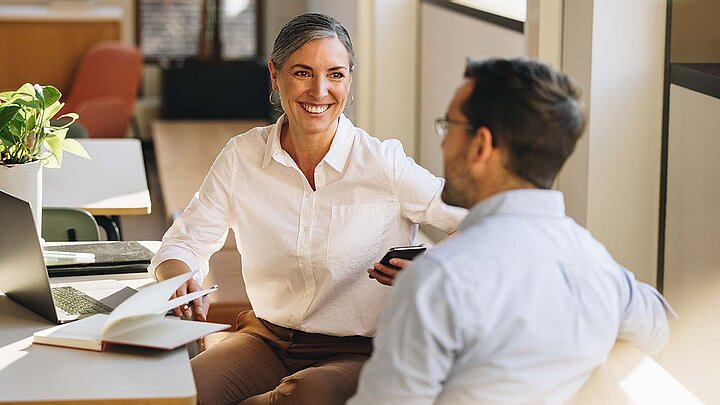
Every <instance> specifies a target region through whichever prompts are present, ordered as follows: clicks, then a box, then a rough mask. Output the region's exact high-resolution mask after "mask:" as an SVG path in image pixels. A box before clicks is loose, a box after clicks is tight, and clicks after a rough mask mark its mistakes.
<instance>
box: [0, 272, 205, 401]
mask: <svg viewBox="0 0 720 405" xmlns="http://www.w3.org/2000/svg"><path fill="white" fill-rule="evenodd" d="M98 277H100V278H102V277H105V278H107V276H92V277H84V278H83V280H88V279H92V278H98ZM112 278H114V279H117V280H120V281H122V282H123V283H126V284H128V285H130V286H133V287H137V286H140V285H144V284H146V283H148V282H150V281H151V280H150V279H149V278H148V276H147V274H131V275H117V276H113V277H112ZM78 279H79V278H74V277H64V278H62V281H63V282H65V281H76V280H78ZM51 326H52V325H51V324H50V323H49V322H48V321H47V320H45V319H44V318H42V317H41V316H39V315H37V314H35V313H34V312H32V311H30V310H28V309H26V308H24V307H22V306H20V305H19V304H16V303H15V302H13V301H11V300H10V299H9V298H7V297H6V296H5V295H4V294H2V293H0V403H7V402H22V403H23V404H38V403H44V404H47V403H50V402H59V401H67V403H73V404H75V403H86V404H87V403H90V404H97V403H107V402H109V401H112V403H113V404H126V403H142V404H163V405H170V404H194V403H195V397H196V390H195V382H194V379H193V376H192V369H191V368H190V362H189V359H188V353H187V351H186V350H185V349H183V348H181V349H176V350H173V351H169V352H165V351H151V350H143V349H138V348H121V347H118V348H117V349H114V350H113V351H110V352H92V351H86V350H74V349H67V348H61V347H53V346H42V345H33V344H32V334H33V333H34V332H37V331H39V330H42V329H45V328H48V327H51Z"/></svg>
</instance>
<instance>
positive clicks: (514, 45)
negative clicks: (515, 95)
mask: <svg viewBox="0 0 720 405" xmlns="http://www.w3.org/2000/svg"><path fill="white" fill-rule="evenodd" d="M420 26H421V29H420V64H419V65H420V83H419V88H420V109H419V111H420V114H419V119H418V126H419V129H418V133H419V134H420V151H419V159H418V160H419V163H420V164H422V165H423V166H424V167H426V168H427V169H428V170H430V171H431V172H433V173H435V174H437V175H442V152H441V150H440V138H439V137H438V136H437V135H436V134H435V127H434V121H435V119H436V118H438V117H444V116H445V113H446V111H447V107H448V104H449V103H450V99H451V98H452V96H453V94H454V93H455V90H456V89H457V87H458V86H459V85H460V83H461V81H462V79H463V71H464V69H465V60H466V58H468V57H470V58H475V59H480V58H488V57H507V58H511V57H518V56H522V55H523V54H524V52H525V45H524V38H523V34H522V33H519V32H517V31H512V30H509V29H507V28H503V27H500V26H498V25H494V24H491V23H488V22H485V21H482V20H479V19H477V18H474V17H470V16H466V15H463V14H460V13H458V12H455V11H451V10H448V9H445V8H442V7H440V6H437V5H434V4H428V3H422V4H421V6H420ZM397 70H398V68H395V69H394V71H397ZM404 71H405V66H403V68H402V69H401V70H400V71H399V72H397V73H396V74H400V73H402V72H404Z"/></svg>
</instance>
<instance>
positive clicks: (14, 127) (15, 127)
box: [6, 114, 25, 142]
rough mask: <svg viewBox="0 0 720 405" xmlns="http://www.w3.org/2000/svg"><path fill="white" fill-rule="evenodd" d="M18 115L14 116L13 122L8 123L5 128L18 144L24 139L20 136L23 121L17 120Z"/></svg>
mask: <svg viewBox="0 0 720 405" xmlns="http://www.w3.org/2000/svg"><path fill="white" fill-rule="evenodd" d="M19 115H20V114H18V115H16V116H15V118H13V120H12V121H10V123H9V124H8V125H7V127H6V128H7V129H8V131H9V132H10V134H11V135H12V136H14V137H15V138H16V139H17V140H18V142H21V141H22V140H24V139H25V137H23V134H22V127H23V123H24V121H23V120H22V119H18V118H17V117H18V116H19Z"/></svg>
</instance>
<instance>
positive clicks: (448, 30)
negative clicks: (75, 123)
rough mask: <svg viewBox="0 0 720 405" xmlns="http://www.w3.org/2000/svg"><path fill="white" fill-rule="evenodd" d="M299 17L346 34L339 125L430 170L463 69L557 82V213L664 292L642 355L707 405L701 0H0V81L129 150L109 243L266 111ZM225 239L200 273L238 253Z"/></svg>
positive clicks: (707, 211)
mask: <svg viewBox="0 0 720 405" xmlns="http://www.w3.org/2000/svg"><path fill="white" fill-rule="evenodd" d="M309 11H317V12H322V13H326V14H330V15H333V16H334V17H336V18H337V19H339V20H340V21H341V22H342V23H343V25H344V26H345V27H346V28H347V29H348V31H349V33H350V35H351V37H352V39H353V42H354V46H355V51H356V55H357V70H356V73H355V76H354V78H353V85H352V92H353V94H354V96H355V103H354V104H353V105H352V106H349V107H348V108H347V110H346V114H347V115H348V117H349V118H350V119H351V120H353V121H354V123H355V125H356V126H359V127H362V128H363V129H365V130H366V131H367V132H369V133H370V134H371V135H373V136H376V137H378V138H380V139H389V138H396V139H399V140H400V141H401V142H402V144H403V145H404V148H405V151H406V153H407V154H408V155H410V156H412V157H413V158H415V159H416V160H417V161H418V162H419V163H420V164H422V165H423V166H425V167H427V168H428V169H429V170H431V171H432V172H433V173H436V174H438V175H442V158H441V153H440V147H439V142H440V140H439V139H438V138H437V136H436V135H435V134H434V130H433V124H432V123H433V121H434V119H435V118H437V117H441V116H444V114H445V110H446V108H447V104H448V102H449V101H450V98H451V97H452V94H453V93H454V91H455V89H456V87H457V86H458V84H459V83H460V81H461V79H462V73H463V68H464V65H465V61H466V60H467V59H468V58H487V57H506V58H511V57H532V58H537V59H540V60H542V61H545V62H547V63H549V64H551V65H553V66H555V67H556V68H558V69H561V70H562V71H564V72H566V73H567V74H569V75H570V76H571V77H572V78H573V79H574V80H575V81H576V83H578V84H579V85H580V86H581V87H582V88H583V102H584V105H585V109H586V111H587V115H588V125H587V128H586V132H585V134H584V136H583V138H582V139H581V141H580V143H579V144H578V147H577V149H576V151H575V153H574V155H573V156H572V158H571V159H570V161H569V162H568V163H567V165H566V167H565V168H564V169H563V171H562V173H561V175H560V176H559V179H558V181H557V183H556V187H557V188H558V189H559V190H561V191H563V192H564V193H565V197H566V204H567V211H568V214H569V215H571V216H572V217H573V218H574V219H575V220H576V221H577V222H578V223H580V224H582V225H583V226H585V227H587V228H588V229H589V230H590V231H591V232H592V233H593V235H594V236H595V237H596V238H598V239H599V240H600V241H601V242H603V243H604V244H605V245H606V246H607V248H608V250H609V251H610V252H611V253H612V254H613V256H614V257H615V258H616V259H617V260H618V261H619V262H620V263H622V264H623V265H625V266H626V267H627V268H629V269H630V270H632V271H633V272H635V274H636V275H637V277H638V278H639V279H641V280H643V281H645V282H648V283H650V284H652V285H655V286H657V287H658V288H659V289H661V290H662V291H663V292H664V294H665V295H666V296H667V297H668V298H669V300H670V302H671V303H672V304H673V306H674V307H675V309H676V310H677V312H678V313H679V315H680V318H679V319H678V320H677V321H675V322H674V324H673V325H672V338H671V343H670V345H669V346H668V348H667V349H666V350H665V351H664V352H663V353H662V354H661V355H660V356H659V357H658V360H659V362H660V363H661V364H662V365H663V366H664V367H665V368H666V369H667V370H668V371H670V372H671V373H672V374H673V375H674V376H675V377H676V378H677V379H678V380H680V381H681V382H682V383H683V384H684V385H685V386H686V387H688V389H690V391H692V392H693V393H694V394H695V395H697V396H698V397H699V398H701V399H702V400H704V401H706V402H707V403H720V392H719V391H718V390H717V389H716V388H715V387H714V384H715V381H717V380H718V378H720V372H718V371H717V369H718V368H717V367H716V364H717V363H719V362H720V350H718V349H720V343H719V342H720V249H717V248H716V245H717V242H718V241H720V215H719V214H718V213H717V207H719V206H720V182H718V181H717V179H716V177H715V174H716V171H715V170H716V169H720V164H719V163H717V159H716V158H715V151H717V150H719V149H720V137H718V132H719V130H718V128H720V100H718V99H719V98H720V24H718V23H717V22H718V21H720V2H718V1H717V0H675V1H672V0H636V1H632V2H627V1H623V0H603V1H599V0H597V1H593V0H587V1H571V0H527V1H526V0H476V1H472V0H465V1H461V0H457V1H442V0H204V1H202V0H57V1H51V0H18V1H11V0H0V38H2V40H0V90H2V91H5V90H14V89H17V88H18V87H19V86H20V85H22V84H23V83H25V82H31V83H40V84H51V85H54V86H55V87H57V88H58V89H59V90H60V91H61V92H62V93H63V95H64V98H65V101H66V102H68V106H70V105H71V104H70V103H73V104H72V106H73V111H76V112H78V110H82V109H84V110H83V111H86V112H85V113H80V115H81V119H80V121H79V122H80V124H81V125H82V126H83V130H82V131H84V133H80V134H79V135H78V136H80V137H87V138H88V139H90V140H93V139H94V138H101V139H111V138H130V139H137V140H139V143H140V145H141V150H142V159H141V160H142V163H143V164H144V168H143V169H144V175H145V179H146V184H147V192H148V193H149V198H150V202H148V203H147V204H146V205H147V207H146V208H145V209H144V211H143V212H142V213H141V214H137V213H133V214H128V215H126V214H123V213H111V214H110V216H111V217H115V219H116V220H117V221H116V222H118V223H120V226H121V230H122V238H123V239H127V240H158V239H160V238H161V237H162V234H163V233H164V231H165V230H166V229H167V227H168V226H169V224H170V223H171V221H172V220H173V218H174V217H176V216H177V215H178V214H179V213H180V212H181V211H182V209H183V208H184V207H185V205H186V204H187V202H188V201H189V199H190V198H191V197H192V195H193V193H194V192H195V191H196V190H197V187H198V186H199V184H200V182H201V181H202V178H203V177H204V175H205V173H206V172H207V170H208V168H209V167H210V164H211V163H212V160H213V159H214V156H215V155H216V154H217V153H218V152H219V150H220V149H221V148H222V146H223V145H224V144H225V142H227V140H228V139H229V138H230V137H232V136H233V135H236V134H238V133H242V132H244V131H246V130H247V129H249V128H252V127H253V126H257V125H266V124H267V123H268V122H270V121H271V120H273V119H274V118H275V117H277V114H278V112H277V111H275V110H273V109H272V108H271V106H270V105H269V103H268V94H269V84H268V77H267V69H266V64H267V59H268V56H269V54H270V51H271V49H272V44H273V41H274V38H275V36H276V34H277V33H278V31H279V29H280V28H281V27H282V26H283V24H284V23H285V22H287V21H288V20H289V19H291V18H292V17H294V16H296V15H298V14H301V13H304V12H309ZM117 44H121V45H122V46H121V47H120V48H123V49H129V50H130V51H131V52H133V51H134V52H139V53H140V55H141V64H140V66H139V68H138V72H137V78H134V77H132V76H133V75H132V74H130V73H131V70H132V69H134V68H122V69H116V70H119V71H120V72H112V71H113V69H112V67H113V66H116V67H119V66H121V59H113V58H115V57H116V56H107V55H106V56H103V57H99V60H100V61H99V62H94V63H93V62H90V61H86V62H83V61H84V60H86V59H87V60H90V59H91V56H92V55H93V53H92V52H91V51H93V50H95V51H97V50H98V47H99V49H106V48H107V47H110V48H112V46H117ZM110 45H112V46H110ZM103 47H105V48H103ZM108 52H109V51H108ZM110 53H112V52H110ZM118 58H119V56H118ZM83 63H87V67H83V66H84V65H83ZM92 66H95V68H92ZM98 66H99V67H98ZM83 83H85V84H83ZM88 83H89V84H88ZM113 83H114V84H115V86H111V85H110V84H113ZM105 87H108V89H107V90H103V91H106V92H107V93H103V94H93V93H94V92H99V89H100V88H105ZM112 87H115V90H113V89H112ZM128 88H129V89H131V90H133V91H131V92H130V93H132V94H129V95H122V94H115V93H119V92H121V90H117V89H128ZM113 92H115V93H113ZM73 99H74V100H73ZM120 112H122V113H120ZM82 131H81V132H82ZM114 169H115V170H116V171H117V172H120V173H122V172H124V171H125V170H129V169H128V168H127V167H124V166H123V164H122V163H117V164H116V166H114ZM48 170H50V169H48ZM61 170H64V169H61ZM46 172H47V171H46ZM49 192H50V193H51V194H50V196H48V193H49ZM143 192H144V191H143ZM55 193H62V192H55ZM52 197H53V195H52V191H48V189H47V188H46V191H45V197H44V198H45V201H46V202H47V201H48V198H52ZM81 208H82V207H81ZM93 214H95V213H93ZM101 214H102V213H101ZM426 231H427V234H428V235H429V238H430V239H434V236H433V230H432V229H429V230H426ZM104 237H106V236H104ZM230 239H231V240H230V241H229V242H228V243H227V244H226V249H227V252H226V256H225V257H221V255H217V258H215V259H214V260H215V261H216V267H222V266H229V267H232V266H236V265H237V263H238V262H239V256H237V252H233V250H234V246H233V243H232V237H231V238H230ZM220 262H222V263H220ZM218 263H219V264H218Z"/></svg>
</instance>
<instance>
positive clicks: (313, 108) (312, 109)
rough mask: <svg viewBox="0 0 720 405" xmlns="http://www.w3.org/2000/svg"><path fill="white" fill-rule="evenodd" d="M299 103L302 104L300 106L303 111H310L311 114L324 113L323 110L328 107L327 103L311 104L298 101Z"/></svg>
mask: <svg viewBox="0 0 720 405" xmlns="http://www.w3.org/2000/svg"><path fill="white" fill-rule="evenodd" d="M300 105H301V106H302V108H304V109H305V111H307V112H311V113H313V114H320V113H324V112H325V110H327V109H328V108H330V105H328V104H323V105H312V104H305V103H300Z"/></svg>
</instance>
